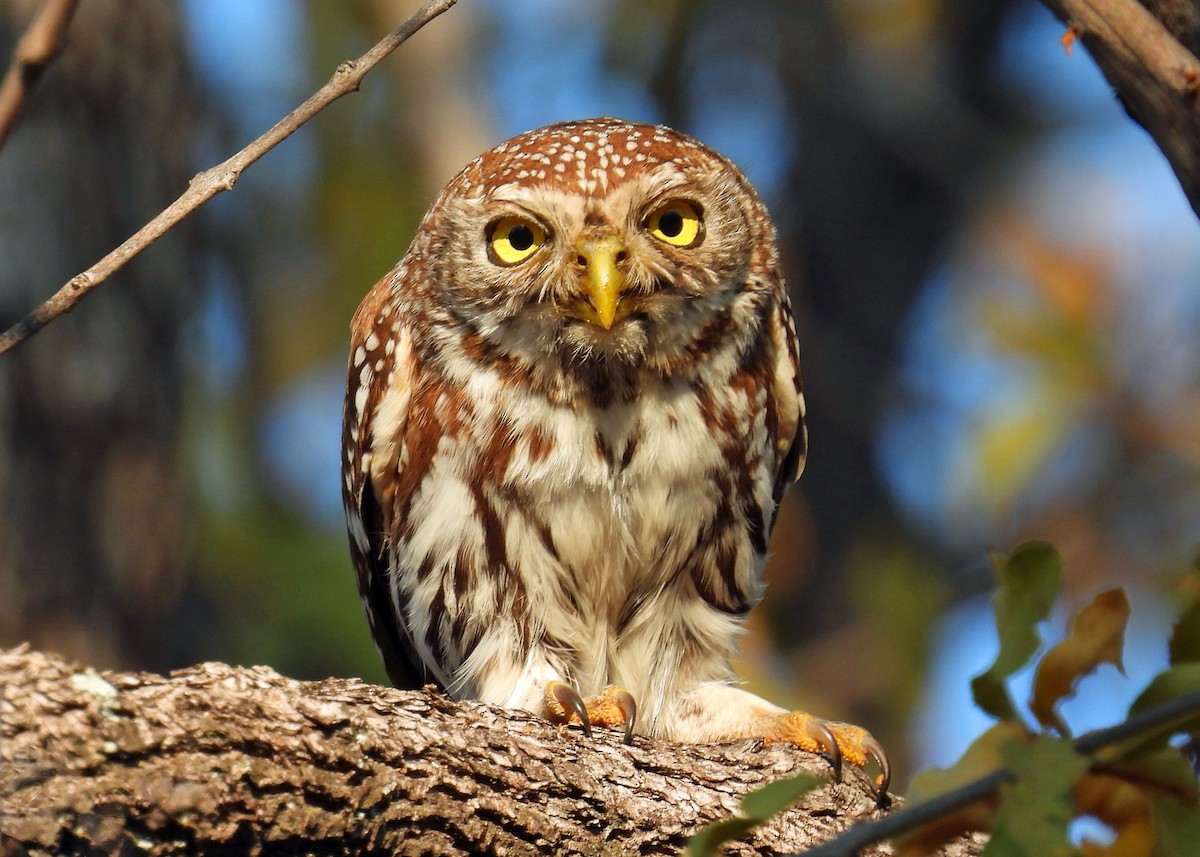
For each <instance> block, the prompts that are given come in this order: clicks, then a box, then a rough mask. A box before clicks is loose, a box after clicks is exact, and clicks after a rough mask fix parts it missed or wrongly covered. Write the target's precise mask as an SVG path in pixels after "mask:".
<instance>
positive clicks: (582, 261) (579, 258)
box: [575, 253, 588, 268]
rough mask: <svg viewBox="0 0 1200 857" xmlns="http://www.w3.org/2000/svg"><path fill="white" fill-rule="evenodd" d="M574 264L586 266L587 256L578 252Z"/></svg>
mask: <svg viewBox="0 0 1200 857" xmlns="http://www.w3.org/2000/svg"><path fill="white" fill-rule="evenodd" d="M575 264H576V265H578V266H579V267H581V268H586V267H587V266H588V260H587V256H585V255H583V254H582V253H580V254H579V255H578V256H576V257H575Z"/></svg>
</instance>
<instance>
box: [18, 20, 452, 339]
mask: <svg viewBox="0 0 1200 857" xmlns="http://www.w3.org/2000/svg"><path fill="white" fill-rule="evenodd" d="M455 2H457V0H430V2H428V3H426V4H425V5H424V6H422V7H421V8H420V9H419V10H418V11H417V12H416V13H415V14H414V15H413V16H412V17H411V18H409V19H408V20H407V21H405V22H404V23H403V24H401V25H400V26H399V27H397V28H396V29H395V30H393V31H392V32H391V33H389V34H388V35H387V36H385V37H384V38H383V39H382V40H381V41H380V42H379V43H378V44H376V45H375V47H373V48H371V50H369V51H367V52H366V53H365V54H363V55H362V56H361V57H359V58H358V59H357V60H353V61H348V62H344V63H342V64H341V65H340V66H338V68H337V71H335V72H334V74H333V77H331V78H330V79H329V81H328V82H327V83H326V84H325V85H324V86H322V87H321V88H320V89H318V90H317V91H316V92H315V93H313V95H312V96H311V97H310V98H309V99H308V100H307V101H305V102H304V103H303V104H301V105H300V106H299V107H297V108H296V109H295V110H293V111H292V112H291V113H289V114H288V115H287V116H285V117H284V118H283V119H281V120H280V121H279V122H278V123H276V124H275V126H274V127H272V128H271V130H269V131H267V132H266V133H265V134H263V135H262V136H261V137H259V138H258V139H257V140H255V141H254V142H253V143H251V144H250V145H249V146H246V148H244V149H242V150H241V151H240V152H238V153H237V154H236V155H234V156H233V157H231V158H229V159H228V160H226V161H224V162H223V163H220V164H217V165H216V166H215V167H211V168H209V169H207V170H205V171H204V172H202V173H200V174H199V175H197V176H196V177H195V178H193V179H192V180H191V182H190V183H189V184H188V189H187V190H186V191H185V192H184V193H183V195H182V196H180V197H179V198H178V199H177V200H175V201H174V202H173V203H171V204H170V205H169V206H168V207H167V208H166V209H164V210H163V211H162V212H161V213H160V214H159V215H158V216H157V217H155V218H154V219H153V220H151V221H150V222H149V223H147V224H146V225H145V226H143V227H142V228H141V229H139V230H138V231H137V232H136V233H134V235H133V236H132V237H130V238H128V239H127V240H126V241H125V242H124V243H123V244H121V245H120V246H119V247H117V248H116V249H115V250H113V251H112V252H110V253H109V254H108V255H107V256H105V257H104V258H103V259H101V260H100V261H99V262H97V263H96V264H95V265H93V266H92V267H90V268H88V269H87V270H86V271H84V272H83V273H82V274H77V275H76V276H74V277H72V278H71V279H70V280H69V281H67V283H66V284H65V285H63V286H62V287H61V288H60V289H59V290H58V291H57V292H56V293H55V294H54V295H53V296H52V297H50V298H49V299H48V300H46V301H45V302H44V303H43V304H42V305H41V306H39V307H38V308H37V309H35V310H34V311H33V312H31V313H30V314H29V315H27V316H26V317H25V318H24V319H22V320H21V321H19V322H18V323H17V324H15V325H13V327H12V328H10V329H9V330H7V331H6V332H5V333H3V334H0V354H4V353H5V352H7V351H9V350H11V349H13V348H15V347H16V346H18V345H20V344H21V343H22V342H24V341H25V340H26V339H28V338H29V337H31V336H32V335H33V334H35V333H37V332H38V331H39V330H41V329H42V328H43V327H45V326H46V325H47V324H49V323H50V322H52V321H54V319H56V318H58V317H59V316H60V315H62V314H63V313H66V312H70V311H71V310H72V309H74V308H75V305H76V304H78V303H79V302H80V301H81V300H83V298H84V297H85V296H86V295H87V294H88V293H89V292H90V291H91V290H92V289H94V288H95V287H96V286H98V285H100V283H102V282H104V281H105V280H106V279H108V278H109V277H110V276H112V275H113V274H114V273H115V272H117V271H119V270H120V269H121V268H122V267H124V265H125V263H127V262H128V261H129V260H130V259H132V258H133V257H134V256H136V255H137V254H138V253H140V252H142V251H143V250H145V249H146V248H147V247H149V246H150V245H151V244H153V243H154V242H155V241H156V240H158V239H159V238H160V237H162V235H163V234H165V233H166V232H167V231H168V230H169V229H171V228H172V227H173V226H175V224H177V223H179V221H181V220H183V219H184V218H185V217H187V216H188V215H189V214H191V213H192V212H193V211H195V210H196V209H197V208H199V207H200V206H202V205H203V204H204V203H206V202H208V201H209V200H210V199H212V198H213V197H214V196H216V195H217V194H218V193H220V192H221V191H225V190H229V189H231V188H232V187H233V185H234V182H236V181H237V180H238V177H239V176H241V174H242V170H244V169H246V168H247V167H248V166H250V165H251V164H253V163H254V162H255V161H257V160H258V159H259V158H261V157H262V156H263V155H265V154H266V153H267V152H269V151H270V150H271V149H273V148H275V146H277V145H279V143H281V142H282V141H283V140H285V139H287V138H288V137H289V136H291V134H292V133H294V132H295V131H296V130H297V129H298V128H300V126H302V125H303V124H304V123H305V122H307V121H308V120H309V119H311V118H312V117H314V116H316V115H317V114H318V113H319V112H321V111H322V110H324V109H325V108H326V107H328V106H329V105H330V104H331V103H332V102H334V101H336V100H337V99H339V98H341V97H342V96H343V95H345V94H347V93H349V92H354V91H356V90H357V89H358V87H359V84H360V83H361V82H362V79H363V78H364V77H366V75H367V73H368V72H369V71H371V69H373V68H374V67H375V66H376V65H378V64H379V62H380V61H381V60H382V59H383V58H384V57H386V56H387V55H388V54H390V53H391V52H392V51H394V50H395V49H396V48H398V47H399V46H400V45H402V44H403V43H404V42H405V41H407V40H408V38H409V37H410V36H412V35H413V34H414V33H416V32H417V31H418V30H419V29H421V28H422V27H423V26H425V25H426V24H427V23H429V22H430V21H432V20H433V19H434V18H436V17H437V16H438V15H440V14H442V13H443V12H445V11H446V10H447V9H449V8H450V7H451V6H453V5H454V4H455Z"/></svg>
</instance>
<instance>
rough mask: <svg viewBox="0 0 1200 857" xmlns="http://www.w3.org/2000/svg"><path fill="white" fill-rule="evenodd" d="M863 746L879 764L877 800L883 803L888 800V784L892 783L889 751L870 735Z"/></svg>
mask: <svg viewBox="0 0 1200 857" xmlns="http://www.w3.org/2000/svg"><path fill="white" fill-rule="evenodd" d="M862 747H863V749H864V750H866V751H867V752H868V753H870V754H871V758H872V759H874V760H875V764H877V765H879V776H878V777H876V778H875V800H876V801H877V802H878V803H880V804H882V803H884V802H885V801H886V800H887V793H888V786H890V785H891V784H892V765H891V763H890V762H888V757H887V753H885V752H883V746H882V745H881V744H880V743H879V742H878V741H876V740H875V739H874V738H872V737H871V736H870V735H868V736H867V737H866V738H864V739H863V742H862Z"/></svg>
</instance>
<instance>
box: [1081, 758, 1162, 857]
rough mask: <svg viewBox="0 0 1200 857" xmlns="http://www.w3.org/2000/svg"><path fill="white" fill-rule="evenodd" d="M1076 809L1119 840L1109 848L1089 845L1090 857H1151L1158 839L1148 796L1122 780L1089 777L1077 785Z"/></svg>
mask: <svg viewBox="0 0 1200 857" xmlns="http://www.w3.org/2000/svg"><path fill="white" fill-rule="evenodd" d="M1075 805H1076V807H1077V808H1078V811H1079V813H1080V814H1081V815H1091V816H1094V817H1096V818H1098V819H1100V820H1101V821H1103V822H1104V823H1105V824H1107V825H1108V826H1109V827H1110V828H1112V830H1113V832H1114V833H1115V834H1116V836H1115V837H1114V838H1113V841H1112V842H1111V843H1109V844H1108V845H1099V844H1097V843H1095V842H1085V843H1084V844H1083V847H1082V848H1081V849H1080V850H1081V851H1082V852H1083V853H1084V854H1085V855H1086V857H1151V854H1153V852H1154V845H1155V843H1156V841H1157V838H1156V837H1155V835H1154V819H1153V814H1152V810H1151V805H1150V801H1149V800H1148V799H1147V797H1146V795H1145V793H1144V792H1143V791H1142V790H1141V789H1139V788H1137V787H1136V786H1134V785H1131V784H1130V783H1127V782H1125V781H1124V780H1122V779H1120V778H1119V777H1115V776H1112V775H1109V774H1088V775H1087V776H1085V777H1083V778H1081V779H1080V780H1079V782H1078V783H1076V784H1075Z"/></svg>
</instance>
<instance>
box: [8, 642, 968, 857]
mask: <svg viewBox="0 0 1200 857" xmlns="http://www.w3.org/2000/svg"><path fill="white" fill-rule="evenodd" d="M800 771H809V772H814V773H819V774H822V775H827V774H828V773H829V769H828V765H827V764H826V763H825V761H824V760H823V759H821V758H820V757H818V756H813V755H810V754H807V753H803V752H801V751H799V750H797V749H795V748H792V747H787V746H783V745H779V744H771V745H766V746H763V745H761V744H756V743H753V742H741V743H737V744H724V745H685V744H673V743H669V742H665V741H651V740H648V739H642V738H638V739H636V740H635V742H634V745H633V746H632V747H627V746H625V745H623V744H622V743H621V735H620V733H619V732H617V731H608V730H600V729H598V730H597V731H596V735H595V737H594V738H592V739H587V738H584V737H583V735H582V733H581V732H579V731H578V730H577V729H570V730H566V731H564V730H562V729H559V728H557V727H555V726H553V725H551V724H549V723H547V722H545V721H543V720H540V719H538V718H536V717H533V716H532V715H529V714H525V713H522V712H515V711H505V710H502V709H497V708H491V707H488V706H485V705H481V704H476V703H462V704H459V703H454V702H452V701H451V700H450V699H448V698H447V697H445V696H443V695H442V694H440V693H437V692H433V691H432V690H427V691H415V692H410V691H399V690H393V689H389V688H381V687H373V686H370V685H366V684H364V683H362V682H361V681H358V680H354V679H328V680H325V681H320V682H300V681H294V680H292V679H287V678H284V677H282V676H279V675H278V674H276V673H275V672H273V671H271V670H270V669H267V668H264V667H254V668H238V667H230V666H225V665H223V664H202V665H200V666H197V667H194V668H191V669H188V670H183V671H181V672H177V673H173V674H172V675H171V676H169V677H165V678H164V677H162V676H157V675H151V674H147V673H104V674H97V673H95V672H92V671H91V670H86V671H79V670H77V669H75V668H74V667H72V666H71V665H69V664H67V663H65V662H63V661H62V660H60V659H58V658H55V657H51V656H48V655H44V654H41V653H38V652H34V651H31V650H30V649H29V648H28V647H21V648H18V649H15V650H12V651H8V652H0V853H5V854H7V853H26V852H27V853H29V854H32V855H37V854H51V853H64V852H89V849H97V850H100V851H103V852H104V853H124V851H125V850H130V851H132V850H135V848H136V850H137V853H141V854H150V855H168V854H204V853H213V852H216V851H221V853H257V849H267V848H270V849H271V850H273V851H287V850H288V848H289V846H291V847H294V849H296V851H297V853H299V852H300V851H303V852H304V853H308V854H316V855H322V854H364V853H389V854H392V853H403V854H464V853H499V852H503V853H508V854H541V853H553V854H577V853H578V854H623V853H636V854H677V853H678V852H679V850H680V849H681V848H682V847H683V845H684V844H685V843H686V841H687V838H688V836H689V835H690V834H691V833H693V832H694V831H695V830H697V829H698V828H700V827H702V826H704V825H706V824H708V823H709V822H711V821H714V820H717V819H720V818H725V817H728V816H729V815H731V814H732V813H734V812H735V811H736V808H737V803H738V800H739V799H740V798H741V797H742V795H744V794H745V793H746V792H747V791H749V790H751V789H753V788H755V787H757V786H760V785H763V784H765V783H767V782H770V781H773V780H775V779H778V778H780V777H782V776H786V775H790V774H795V773H798V772H800ZM877 815H878V811H877V810H876V808H875V801H874V796H873V792H872V788H871V784H870V782H869V781H868V779H867V777H866V776H865V775H863V774H862V773H861V772H860V771H858V770H853V771H848V772H847V777H846V781H845V782H844V783H841V784H836V785H826V786H823V787H822V788H821V789H819V790H818V791H816V792H813V793H811V794H809V795H807V796H806V797H805V798H804V799H803V800H802V801H801V804H800V806H799V807H797V808H795V809H792V810H790V811H789V812H787V813H785V814H784V815H782V816H780V817H777V818H776V819H774V820H773V821H772V822H770V823H769V824H767V825H765V826H764V827H763V828H761V829H759V830H757V831H755V832H754V833H753V834H752V835H751V837H750V839H749V841H747V842H743V843H739V844H737V845H735V846H733V847H732V849H731V853H737V854H762V855H765V854H774V853H780V852H787V851H797V850H801V849H803V848H806V847H809V846H811V845H813V844H814V843H816V842H820V841H824V840H827V839H829V838H830V837H832V836H835V835H837V834H838V833H839V832H840V831H842V830H844V829H845V828H847V827H849V826H850V825H851V824H853V823H854V822H855V821H856V820H858V819H860V818H864V817H875V816H877ZM18 849H24V850H23V851H21V850H18ZM978 852H979V840H977V839H976V840H963V841H961V842H959V843H956V844H955V845H954V846H952V847H951V848H949V849H947V851H946V852H945V853H946V854H948V855H950V854H953V855H968V854H978ZM89 853H90V852H89ZM289 853H290V852H289ZM863 853H864V854H866V855H885V854H888V853H890V851H889V850H888V849H887V848H885V847H882V846H875V847H873V848H869V849H867V850H866V851H864V852H863Z"/></svg>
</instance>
